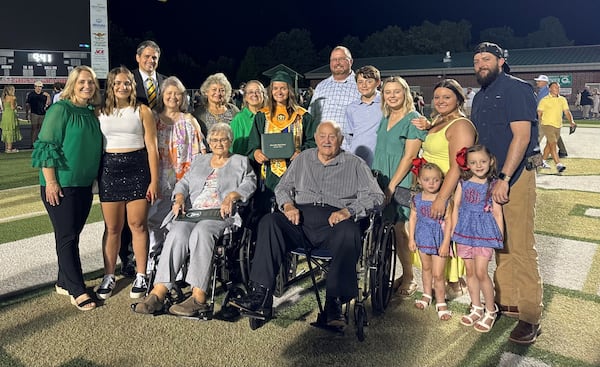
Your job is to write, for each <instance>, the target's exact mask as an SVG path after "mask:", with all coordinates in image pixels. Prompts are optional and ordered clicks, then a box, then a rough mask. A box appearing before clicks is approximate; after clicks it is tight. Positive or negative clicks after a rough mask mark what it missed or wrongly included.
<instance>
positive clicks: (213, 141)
mask: <svg viewBox="0 0 600 367" xmlns="http://www.w3.org/2000/svg"><path fill="white" fill-rule="evenodd" d="M208 142H209V143H211V144H217V143H221V144H225V143H229V138H221V139H209V140H208Z"/></svg>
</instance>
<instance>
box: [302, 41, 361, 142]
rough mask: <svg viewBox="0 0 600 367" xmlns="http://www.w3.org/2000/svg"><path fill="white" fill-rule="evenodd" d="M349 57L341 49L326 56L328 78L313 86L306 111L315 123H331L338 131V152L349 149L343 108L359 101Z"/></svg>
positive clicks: (350, 56) (343, 49)
mask: <svg viewBox="0 0 600 367" xmlns="http://www.w3.org/2000/svg"><path fill="white" fill-rule="evenodd" d="M352 62H353V60H352V54H351V53H350V50H348V49H347V48H346V47H344V46H337V47H335V48H334V49H333V51H331V55H330V56H329V68H330V69H331V76H329V77H328V78H327V79H325V80H322V81H321V82H319V84H317V87H316V88H315V91H314V93H313V96H312V99H311V102H310V106H309V107H308V111H309V112H310V114H311V115H312V116H314V119H315V121H317V123H319V122H321V121H325V120H333V121H335V122H337V123H338V124H339V125H340V127H341V128H342V133H343V134H344V141H343V142H342V149H344V150H349V148H350V145H351V144H352V137H351V136H349V135H348V134H347V133H346V123H347V122H346V107H347V106H348V105H349V104H350V103H352V102H353V101H358V100H360V93H359V92H358V88H357V87H356V77H355V75H354V72H353V71H352Z"/></svg>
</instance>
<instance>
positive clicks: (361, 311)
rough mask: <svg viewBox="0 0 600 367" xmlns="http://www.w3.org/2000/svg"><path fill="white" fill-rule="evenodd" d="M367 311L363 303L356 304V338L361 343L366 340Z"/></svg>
mask: <svg viewBox="0 0 600 367" xmlns="http://www.w3.org/2000/svg"><path fill="white" fill-rule="evenodd" d="M366 313H367V311H366V310H365V307H364V306H363V305H362V304H361V303H355V304H354V322H355V323H356V337H357V338H358V340H359V341H361V342H362V341H364V340H365V325H366V323H367V315H366Z"/></svg>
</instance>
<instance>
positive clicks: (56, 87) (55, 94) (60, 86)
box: [52, 82, 65, 103]
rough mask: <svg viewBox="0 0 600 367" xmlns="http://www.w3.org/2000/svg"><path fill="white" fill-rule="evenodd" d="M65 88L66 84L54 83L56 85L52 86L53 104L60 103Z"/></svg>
mask: <svg viewBox="0 0 600 367" xmlns="http://www.w3.org/2000/svg"><path fill="white" fill-rule="evenodd" d="M64 87H65V85H64V83H61V82H56V83H54V85H53V86H52V103H56V102H58V100H59V99H60V93H61V92H62V90H63V88H64Z"/></svg>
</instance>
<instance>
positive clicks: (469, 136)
mask: <svg viewBox="0 0 600 367" xmlns="http://www.w3.org/2000/svg"><path fill="white" fill-rule="evenodd" d="M464 103H465V95H464V92H463V88H462V87H461V86H460V84H458V82H457V81H456V80H454V79H445V80H442V81H441V82H439V83H438V84H437V85H436V86H435V87H434V89H433V106H434V109H435V111H434V113H433V114H432V121H431V122H429V121H428V120H427V119H426V118H425V117H420V118H418V119H415V120H413V124H415V126H417V127H419V128H425V129H427V128H428V129H429V131H428V133H427V137H426V138H425V141H424V142H423V146H422V148H423V158H424V159H425V160H426V161H427V162H431V163H435V164H437V165H438V166H439V167H440V168H441V169H442V171H443V172H444V175H445V176H444V182H443V184H442V187H441V188H440V192H439V194H438V196H437V198H436V199H435V200H434V202H433V203H432V205H431V213H432V214H431V215H432V216H433V217H436V216H437V217H439V218H443V217H444V214H445V211H446V203H447V201H448V200H450V198H451V196H452V195H453V194H454V190H455V189H456V185H457V183H458V179H459V178H460V168H459V167H458V163H456V159H455V158H456V153H457V152H458V151H459V150H461V149H462V148H463V147H470V146H472V145H473V144H475V141H476V140H477V131H476V130H475V126H474V125H473V123H472V122H471V121H470V120H469V119H468V118H467V117H466V116H465V114H464V112H463V106H464ZM454 253H455V252H454ZM464 274H465V266H464V261H463V260H462V259H461V258H458V257H450V258H448V264H447V266H446V277H447V280H448V283H449V288H450V289H449V290H448V292H447V294H448V296H449V298H455V297H456V296H458V295H461V294H462V293H464V292H463V291H462V287H463V284H465V282H464V280H463V279H461V277H462V276H463V275H464ZM459 292H460V294H459Z"/></svg>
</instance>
